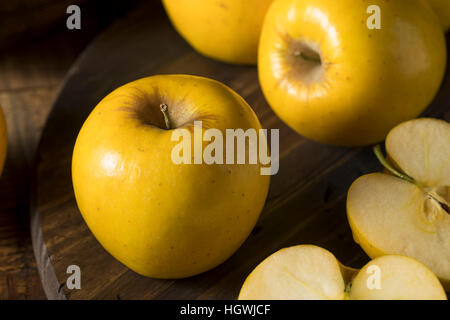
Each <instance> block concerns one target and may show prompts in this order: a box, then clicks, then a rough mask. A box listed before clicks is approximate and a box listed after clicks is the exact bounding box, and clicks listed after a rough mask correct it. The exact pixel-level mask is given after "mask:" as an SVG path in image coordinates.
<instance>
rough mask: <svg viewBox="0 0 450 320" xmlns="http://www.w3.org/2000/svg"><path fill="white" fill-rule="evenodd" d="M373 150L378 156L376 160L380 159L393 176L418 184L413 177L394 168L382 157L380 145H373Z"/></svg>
mask: <svg viewBox="0 0 450 320" xmlns="http://www.w3.org/2000/svg"><path fill="white" fill-rule="evenodd" d="M373 152H374V153H375V155H376V156H377V158H378V161H380V163H381V164H382V165H383V167H385V168H386V169H387V170H389V171H390V172H391V173H392V174H394V175H395V176H397V177H399V178H400V179H403V180H405V181H408V182H410V183H413V184H415V185H418V186H419V187H420V185H419V183H418V182H417V181H416V180H414V179H413V178H411V177H410V176H408V175H407V174H406V173H402V172H400V171H398V170H396V169H395V168H394V167H393V166H392V165H391V164H390V163H389V161H388V160H387V159H386V158H385V157H384V155H383V152H382V151H381V147H380V145H376V146H374V147H373Z"/></svg>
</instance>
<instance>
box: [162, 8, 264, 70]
mask: <svg viewBox="0 0 450 320" xmlns="http://www.w3.org/2000/svg"><path fill="white" fill-rule="evenodd" d="M272 1H273V0H245V1H242V0H228V1H211V0H163V4H164V6H165V8H166V11H167V13H168V15H169V17H170V19H171V20H172V23H173V24H174V26H175V28H176V29H177V30H178V32H179V33H180V34H181V35H182V36H183V37H184V38H185V39H186V40H187V41H188V42H189V43H190V44H191V45H192V46H193V47H194V48H195V49H196V50H197V51H198V52H200V53H201V54H203V55H205V56H208V57H210V58H214V59H217V60H220V61H223V62H227V63H234V64H244V65H255V64H256V62H257V51H258V42H259V36H260V33H261V28H262V24H263V21H264V17H265V14H266V12H267V9H268V8H269V6H270V4H271V3H272Z"/></svg>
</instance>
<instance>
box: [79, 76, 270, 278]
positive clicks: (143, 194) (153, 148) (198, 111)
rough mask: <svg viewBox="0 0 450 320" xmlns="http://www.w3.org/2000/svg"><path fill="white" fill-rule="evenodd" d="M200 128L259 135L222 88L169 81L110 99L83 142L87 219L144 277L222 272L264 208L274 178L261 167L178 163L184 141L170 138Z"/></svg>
mask: <svg viewBox="0 0 450 320" xmlns="http://www.w3.org/2000/svg"><path fill="white" fill-rule="evenodd" d="M160 106H162V107H163V108H161V109H160ZM161 110H162V111H163V112H164V113H162V112H161ZM166 121H167V122H166ZM194 121H202V126H203V127H204V128H211V129H217V130H219V131H220V132H225V131H226V129H238V128H241V129H243V130H247V129H250V128H254V129H260V128H261V125H260V123H259V121H258V118H257V117H256V115H255V113H254V112H253V110H252V109H251V108H250V106H249V105H248V104H247V103H246V102H245V101H244V99H242V98H241V97H240V96H239V95H238V94H237V93H235V92H234V91H232V90H231V89H230V88H228V87H226V86H225V85H223V84H221V83H219V82H217V81H214V80H209V79H206V78H201V77H195V76H184V75H166V76H153V77H149V78H144V79H141V80H137V81H134V82H131V83H129V84H127V85H125V86H122V87H120V88H118V89H116V90H115V91H113V92H112V93H110V94H109V95H108V96H106V97H105V98H104V99H103V100H102V101H101V102H100V103H99V104H98V105H97V106H96V107H95V109H94V110H93V111H92V113H91V114H90V115H89V117H88V119H87V120H86V122H85V123H84V125H83V127H82V129H81V131H80V133H79V135H78V137H77V140H76V144H75V148H74V152H73V159H72V179H73V187H74V191H75V196H76V201H77V204H78V207H79V209H80V212H81V214H82V215H83V218H84V219H85V221H86V223H87V225H88V226H89V228H90V229H91V231H92V232H93V234H94V235H95V237H96V238H97V239H98V241H99V242H100V243H101V244H102V245H103V247H104V248H105V249H106V250H107V251H108V252H109V253H111V255H113V256H114V257H115V258H117V259H118V260H119V261H121V262H122V263H123V264H125V265H126V266H128V267H129V268H131V269H132V270H134V271H136V272H138V273H139V274H142V275H145V276H149V277H153V278H183V277H188V276H192V275H196V274H199V273H201V272H204V271H207V270H209V269H211V268H213V267H215V266H217V265H218V264H220V263H222V262H223V261H224V260H226V259H227V258H228V257H230V256H231V255H232V254H233V253H234V252H235V251H236V250H237V249H238V248H239V246H240V245H241V244H242V243H243V242H244V240H245V239H246V238H247V237H248V235H249V233H250V231H251V230H252V228H253V227H254V225H255V223H256V221H257V219H258V217H259V214H260V212H261V210H262V208H263V205H264V202H265V199H266V196H267V192H268V187H269V182H270V178H269V176H263V175H261V174H260V166H261V165H260V164H223V165H222V164H211V165H208V164H206V163H202V164H183V163H181V164H176V163H175V162H174V161H173V155H172V153H173V151H174V150H175V148H176V146H177V145H178V144H179V142H177V141H173V137H172V135H174V134H175V135H176V134H178V133H181V132H189V133H191V132H193V131H195V130H196V127H195V126H194ZM192 141H193V140H192ZM264 143H267V142H266V140H264ZM208 145H209V144H202V145H200V147H201V148H203V149H204V148H206V147H208ZM190 146H191V145H190V144H189V147H190ZM248 147H249V145H247V148H248ZM247 151H248V149H247ZM183 152H184V151H183ZM192 157H194V154H192ZM190 159H191V158H190V157H189V160H190Z"/></svg>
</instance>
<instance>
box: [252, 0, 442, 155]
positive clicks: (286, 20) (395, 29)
mask: <svg viewBox="0 0 450 320" xmlns="http://www.w3.org/2000/svg"><path fill="white" fill-rule="evenodd" d="M368 12H369V13H368ZM436 21H437V20H436V16H435V14H434V13H433V12H432V9H431V8H430V7H429V6H428V5H427V4H426V3H423V2H422V1H421V0H411V1H384V0H383V1H381V0H374V1H370V6H369V3H368V2H367V1H363V0H339V1H329V0H314V1H312V0H279V1H276V2H274V3H273V4H272V6H271V7H270V9H269V11H268V12H267V15H266V19H265V21H264V26H263V30H262V33H261V40H260V47H259V62H258V68H259V78H260V82H261V86H262V89H263V92H264V94H265V96H266V98H267V100H268V102H269V104H270V105H271V106H272V108H273V109H274V111H275V112H276V113H277V115H278V116H279V117H280V118H281V119H282V120H283V121H285V122H286V123H287V124H288V125H289V126H290V127H291V128H293V129H294V130H296V131H297V132H298V133H300V134H302V135H304V136H306V137H308V138H310V139H313V140H316V141H319V142H323V143H327V144H333V145H342V146H359V145H369V144H372V143H376V142H378V141H382V140H383V139H384V138H385V136H386V134H387V133H388V132H389V130H390V129H392V128H393V127H394V126H395V125H397V124H398V123H400V122H402V121H405V120H409V119H411V118H415V117H416V116H418V115H419V114H420V113H421V112H422V111H423V110H424V109H425V108H426V107H427V106H428V104H429V103H430V102H431V101H432V99H433V98H434V96H435V94H436V93H437V91H438V89H439V86H440V84H441V81H442V78H443V75H444V72H445V66H446V44H445V38H444V35H443V33H442V30H441V27H440V26H439V25H438V23H436ZM378 28H379V29H378Z"/></svg>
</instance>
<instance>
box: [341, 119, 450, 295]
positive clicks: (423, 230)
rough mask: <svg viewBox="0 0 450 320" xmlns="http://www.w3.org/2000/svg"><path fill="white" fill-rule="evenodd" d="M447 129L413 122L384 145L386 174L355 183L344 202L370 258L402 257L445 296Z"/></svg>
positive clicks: (449, 227) (448, 277) (449, 259)
mask: <svg viewBox="0 0 450 320" xmlns="http://www.w3.org/2000/svg"><path fill="white" fill-rule="evenodd" d="M449 143H450V124H449V123H447V122H445V121H442V120H437V119H425V118H424V119H416V120H412V121H408V122H405V123H403V124H400V125H399V126H397V127H396V128H394V129H393V130H392V131H391V132H390V133H389V135H388V137H387V139H386V152H387V154H388V159H389V161H390V162H391V163H392V164H389V163H388V160H385V159H383V158H382V157H381V156H379V158H380V159H381V160H382V162H383V163H384V165H385V167H386V168H387V169H388V170H387V171H390V173H393V174H389V172H388V173H373V174H368V175H365V176H362V177H360V178H358V179H357V180H356V181H355V182H354V183H353V184H352V186H351V187H350V190H349V192H348V197H347V216H348V220H349V223H350V227H351V229H352V231H353V236H354V239H355V241H356V242H357V243H359V245H360V246H361V247H362V248H363V249H364V251H365V252H366V253H367V254H368V255H369V256H370V257H371V258H376V257H378V256H381V255H385V254H401V255H407V256H410V257H413V258H415V259H417V260H419V261H421V262H422V263H424V264H425V265H427V266H428V267H429V268H430V269H431V270H432V271H433V272H434V273H435V274H436V275H437V276H438V277H439V278H440V280H441V281H442V283H443V285H444V287H445V288H446V289H447V290H450V212H449V203H450V144H449Z"/></svg>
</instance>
